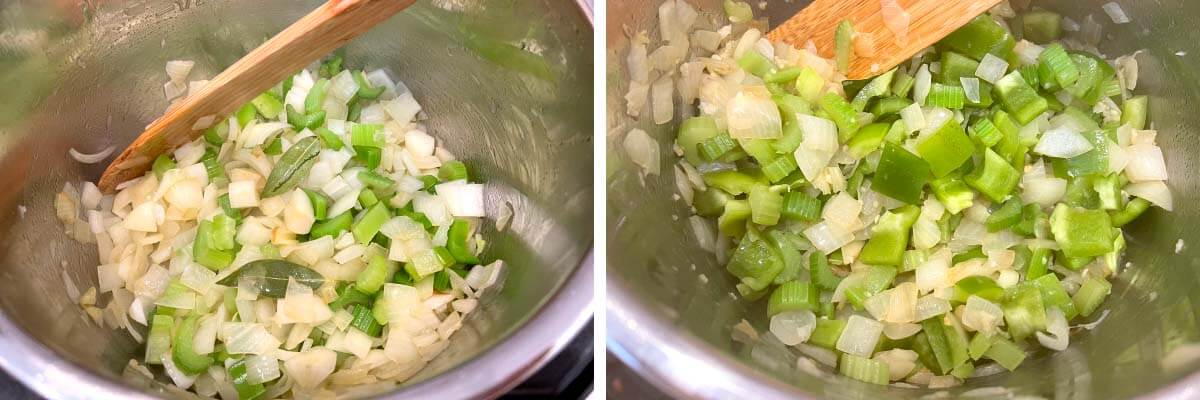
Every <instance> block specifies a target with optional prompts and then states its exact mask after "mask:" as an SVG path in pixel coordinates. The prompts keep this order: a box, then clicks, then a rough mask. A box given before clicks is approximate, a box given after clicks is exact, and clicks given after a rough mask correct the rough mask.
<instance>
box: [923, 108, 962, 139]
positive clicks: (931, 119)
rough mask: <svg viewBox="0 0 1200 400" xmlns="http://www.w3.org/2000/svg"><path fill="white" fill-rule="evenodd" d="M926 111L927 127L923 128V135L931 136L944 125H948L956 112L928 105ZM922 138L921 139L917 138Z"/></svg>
mask: <svg viewBox="0 0 1200 400" xmlns="http://www.w3.org/2000/svg"><path fill="white" fill-rule="evenodd" d="M923 111H925V127H923V128H921V137H922V138H925V137H929V135H932V134H934V133H936V132H937V131H938V130H939V129H942V125H946V123H947V122H950V120H951V119H953V118H954V112H953V111H950V110H949V109H946V108H942V107H928V108H925V109H923ZM917 140H921V139H917Z"/></svg>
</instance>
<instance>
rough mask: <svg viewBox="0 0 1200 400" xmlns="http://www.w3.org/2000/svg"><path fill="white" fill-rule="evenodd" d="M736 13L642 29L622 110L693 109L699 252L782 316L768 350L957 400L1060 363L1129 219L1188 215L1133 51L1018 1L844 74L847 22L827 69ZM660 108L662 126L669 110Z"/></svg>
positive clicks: (642, 136)
mask: <svg viewBox="0 0 1200 400" xmlns="http://www.w3.org/2000/svg"><path fill="white" fill-rule="evenodd" d="M884 3H885V5H888V4H887V3H888V2H886V1H885V2H884ZM889 7H890V12H891V13H893V14H895V15H899V16H903V17H904V18H905V19H906V18H907V14H904V12H903V10H902V9H898V8H899V7H898V5H896V4H895V3H892V4H890V6H889ZM725 10H726V12H727V14H728V20H724V21H718V22H716V23H712V22H711V21H704V18H697V16H696V14H697V13H696V11H695V10H694V9H692V8H691V6H690V5H688V4H687V2H685V1H680V0H668V1H666V2H665V3H663V4H662V6H661V7H660V8H659V12H658V16H659V18H660V21H659V27H661V28H662V39H663V40H664V43H663V44H662V46H661V47H658V48H657V49H655V50H652V51H650V52H649V53H648V52H647V49H646V46H647V44H648V43H649V40H648V38H647V37H646V35H645V34H639V35H637V36H636V37H634V39H633V43H632V45H631V50H630V52H629V55H628V58H627V60H626V61H627V63H628V64H627V67H628V69H629V71H630V74H631V76H632V77H633V82H632V83H631V84H630V89H629V93H628V95H627V96H626V99H627V101H628V107H629V109H628V111H629V114H630V115H631V116H634V117H637V116H638V115H639V114H641V112H642V108H643V107H645V103H646V98H645V96H646V94H645V92H644V87H645V86H646V85H650V86H652V91H653V90H654V89H653V88H656V87H658V86H660V85H662V86H666V87H668V88H670V87H672V85H673V86H674V87H677V88H678V95H679V97H681V98H682V101H683V102H682V104H683V108H682V112H681V114H684V115H695V116H692V117H689V118H685V119H684V120H683V121H682V122H681V123H680V125H679V126H680V128H679V131H678V136H677V137H676V138H675V143H676V145H677V147H676V153H677V154H679V155H681V156H682V160H681V161H680V162H679V164H678V166H677V167H676V168H675V169H676V171H675V172H676V174H675V177H676V180H677V186H678V187H679V190H680V192H681V194H682V196H681V198H682V199H684V201H686V202H688V203H689V204H690V205H691V206H692V211H693V212H694V214H695V216H693V217H691V219H690V221H689V222H690V223H691V225H692V227H693V228H694V229H695V233H696V237H697V238H698V242H699V243H700V244H701V245H702V246H704V247H706V248H708V249H709V250H711V251H713V252H714V253H715V254H716V256H717V258H718V260H720V262H722V263H726V269H727V270H728V272H729V273H730V274H732V275H733V277H735V278H736V279H737V281H738V283H737V290H738V292H739V293H740V295H741V297H742V298H743V299H745V300H746V301H751V302H753V301H762V302H765V303H766V312H767V314H768V317H769V319H770V324H769V325H770V329H769V330H770V333H771V335H770V336H773V338H774V339H778V341H780V342H782V343H783V344H785V345H787V346H796V348H797V349H798V350H800V352H802V353H804V354H806V355H810V356H811V355H813V354H817V355H820V357H817V356H814V357H813V358H814V359H817V360H818V361H820V362H822V363H824V364H826V365H827V366H829V367H831V368H835V369H836V370H837V371H839V372H840V373H841V374H843V375H845V376H848V377H850V378H853V379H858V380H862V381H866V382H872V383H877V384H888V383H889V382H897V381H905V382H907V383H909V384H919V385H927V386H929V387H945V386H951V385H955V384H958V383H960V382H961V381H962V380H964V379H968V378H970V377H973V376H979V375H987V374H991V373H995V372H996V371H997V366H998V367H999V368H1004V369H1008V370H1012V369H1014V368H1017V367H1018V366H1019V365H1020V364H1021V362H1022V360H1024V359H1025V357H1026V355H1027V353H1028V352H1029V351H1033V350H1035V349H1036V348H1037V347H1044V348H1047V349H1050V350H1053V351H1061V350H1064V349H1066V348H1067V346H1068V343H1069V341H1070V335H1071V326H1070V325H1069V324H1071V323H1073V322H1075V323H1079V322H1077V321H1085V320H1096V319H1098V318H1103V317H1102V316H1101V315H1102V313H1103V312H1102V311H1101V310H1100V309H1101V307H1102V304H1103V302H1104V300H1105V298H1106V297H1107V296H1108V295H1109V293H1110V291H1111V288H1112V284H1111V283H1110V281H1109V279H1110V278H1111V277H1113V276H1114V275H1115V274H1117V273H1118V272H1119V271H1121V269H1122V265H1121V255H1122V252H1123V250H1124V249H1125V246H1126V241H1125V238H1124V236H1123V232H1122V227H1123V226H1125V225H1126V224H1129V223H1131V222H1133V221H1134V220H1135V219H1137V218H1138V216H1139V215H1141V214H1143V213H1144V212H1146V211H1147V210H1148V209H1149V208H1150V207H1152V206H1155V207H1160V208H1162V209H1165V210H1171V208H1172V204H1171V202H1172V199H1171V193H1170V191H1169V190H1168V188H1167V185H1166V180H1167V169H1166V165H1165V162H1164V159H1163V153H1162V151H1161V149H1160V148H1159V146H1158V145H1156V144H1155V137H1156V131H1154V130H1153V129H1152V128H1151V125H1150V124H1149V123H1148V121H1147V108H1148V107H1149V101H1148V98H1147V97H1146V96H1144V95H1135V94H1134V92H1133V90H1134V89H1135V88H1136V84H1137V64H1136V58H1135V56H1136V55H1132V56H1125V57H1121V58H1118V59H1117V60H1116V61H1110V60H1108V59H1106V58H1105V57H1103V56H1100V55H1098V54H1096V51H1095V47H1094V45H1095V44H1096V43H1095V42H1094V41H1092V42H1090V43H1088V42H1087V41H1086V39H1084V41H1080V39H1076V37H1078V36H1079V35H1078V34H1076V33H1074V32H1069V31H1067V29H1064V27H1072V28H1073V29H1074V30H1078V29H1079V24H1077V23H1074V22H1072V21H1069V20H1067V19H1066V18H1064V17H1062V16H1060V15H1057V14H1054V13H1052V12H1049V11H1045V10H1040V9H1033V10H1028V12H1025V13H1024V14H1023V15H1020V16H1018V15H1016V13H1014V12H1013V11H1012V9H1011V8H1009V7H1008V5H1007V3H1005V4H1002V6H1001V7H1000V8H997V9H994V10H992V12H991V13H988V14H984V15H981V16H979V17H977V18H975V19H974V20H972V21H971V22H970V23H968V24H967V25H966V26H964V27H962V28H961V29H959V30H957V31H956V32H954V33H953V34H951V35H950V36H948V37H946V38H945V39H943V40H942V41H940V42H939V43H937V44H936V45H935V46H933V47H931V48H929V49H928V50H927V51H924V52H922V53H921V54H919V55H918V56H916V58H914V59H913V60H912V61H911V62H908V63H904V64H902V65H901V66H899V67H897V68H895V69H892V70H890V71H884V72H883V73H881V74H879V75H878V76H876V77H874V78H872V79H869V80H864V81H849V80H846V79H845V78H844V75H843V74H844V73H845V72H846V70H847V65H848V64H849V61H850V60H851V59H852V58H853V57H855V56H856V55H857V54H859V53H861V52H862V51H865V50H863V49H865V48H868V47H870V46H869V45H868V46H864V45H862V43H861V42H860V41H861V40H864V38H863V37H862V36H861V35H858V34H856V33H855V32H854V31H853V26H852V25H851V24H850V23H849V22H844V23H843V24H841V26H840V27H839V28H838V30H837V32H836V35H835V37H836V40H835V41H836V46H835V47H836V49H835V51H836V54H834V57H833V58H832V59H830V58H824V57H821V56H819V55H817V53H816V51H815V50H814V49H812V48H808V49H796V48H794V47H792V46H790V45H788V44H784V43H771V42H769V41H767V40H766V39H764V38H763V37H762V36H763V35H762V30H760V29H761V28H762V26H761V25H759V24H758V23H757V22H756V21H755V20H754V19H753V16H752V15H751V11H752V9H751V8H750V7H749V5H747V4H745V3H741V2H736V1H730V0H727V1H726V2H725ZM706 23H708V24H709V25H708V26H705V24H706ZM1094 24H1095V23H1094V22H1093V25H1094ZM718 27H719V28H718ZM901 27H902V28H904V29H907V27H906V26H901ZM710 29H711V30H710ZM889 29H895V28H892V27H891V26H890V25H889ZM1093 29H1096V28H1093ZM898 36H902V35H900V34H899V33H898ZM1083 36H1087V35H1083ZM1095 36H1096V37H1098V36H1099V35H1095ZM677 47H679V48H682V49H683V50H682V51H679V52H675V53H669V54H676V56H674V57H673V58H669V59H667V61H663V59H664V57H666V55H664V54H663V53H664V52H669V51H674V50H671V49H673V48H677ZM689 47H690V49H691V50H688V49H689ZM647 54H649V55H648V56H647ZM669 54H668V55H669ZM689 54H690V57H689ZM656 55H657V56H658V57H656ZM664 81H665V82H667V83H666V84H660V83H659V82H664ZM650 82H655V83H653V84H650ZM661 98H662V97H660V95H659V94H657V93H654V94H653V95H652V96H651V99H650V101H651V104H650V108H651V109H652V110H654V111H653V115H654V122H655V123H658V124H662V123H665V121H664V118H660V117H661V115H660V112H661V113H666V114H667V115H668V116H673V114H674V99H672V98H671V97H670V95H668V96H666V100H665V101H664V100H661ZM665 120H666V121H669V120H670V118H665ZM643 142H649V143H653V139H651V138H649V137H647V134H646V133H645V132H644V131H641V130H634V131H632V132H630V133H629V134H628V135H627V136H626V140H625V142H624V145H625V150H626V151H627V152H628V153H629V157H630V159H631V160H632V161H634V163H635V164H636V165H638V166H641V167H642V168H643V171H644V172H646V173H657V168H658V160H657V149H653V151H651V150H647V149H646V148H645V146H642V145H641V143H643ZM648 166H652V167H653V168H650V167H648ZM714 221H715V224H716V228H717V229H716V232H717V233H716V234H715V235H714V234H713V229H712V225H711V224H712V223H713V222H714Z"/></svg>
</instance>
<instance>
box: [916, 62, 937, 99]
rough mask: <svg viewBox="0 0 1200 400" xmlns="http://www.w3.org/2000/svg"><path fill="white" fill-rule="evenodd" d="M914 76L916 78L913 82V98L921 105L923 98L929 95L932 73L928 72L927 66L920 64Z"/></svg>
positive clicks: (931, 85)
mask: <svg viewBox="0 0 1200 400" xmlns="http://www.w3.org/2000/svg"><path fill="white" fill-rule="evenodd" d="M914 78H915V79H916V80H915V82H913V100H916V101H917V104H920V105H922V106H923V105H925V98H926V97H928V96H929V89H930V88H932V87H933V75H932V74H930V73H929V66H928V65H921V69H918V70H917V74H916V75H914Z"/></svg>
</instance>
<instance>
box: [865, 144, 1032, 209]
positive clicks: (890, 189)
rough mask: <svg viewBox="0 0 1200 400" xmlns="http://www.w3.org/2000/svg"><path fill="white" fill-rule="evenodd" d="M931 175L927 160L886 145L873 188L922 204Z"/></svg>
mask: <svg viewBox="0 0 1200 400" xmlns="http://www.w3.org/2000/svg"><path fill="white" fill-rule="evenodd" d="M1009 168H1011V167H1009ZM929 174H930V169H929V164H928V163H926V162H925V160H922V159H921V158H920V157H917V156H916V155H913V154H912V153H909V152H908V151H907V150H904V148H902V147H900V146H897V145H895V144H892V143H886V144H884V145H883V154H882V155H881V156H880V158H879V166H878V167H877V168H876V169H875V176H874V178H872V180H871V188H872V189H874V190H875V191H876V192H878V193H881V194H883V195H886V196H888V197H891V198H893V199H896V200H900V201H903V202H905V203H908V204H920V202H921V198H922V197H923V196H922V194H923V188H924V187H925V184H926V183H927V182H929Z"/></svg>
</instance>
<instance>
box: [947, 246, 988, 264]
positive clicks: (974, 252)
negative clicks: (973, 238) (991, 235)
mask: <svg viewBox="0 0 1200 400" xmlns="http://www.w3.org/2000/svg"><path fill="white" fill-rule="evenodd" d="M976 258H987V254H983V247H982V246H978V245H976V246H971V247H968V248H967V249H966V250H965V251H962V252H958V253H955V254H954V258H952V259H951V261H950V263H951V264H958V263H960V262H963V261H967V260H974V259H976Z"/></svg>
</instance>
